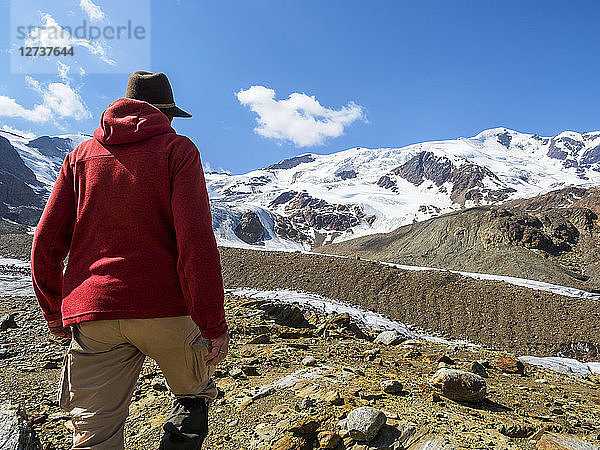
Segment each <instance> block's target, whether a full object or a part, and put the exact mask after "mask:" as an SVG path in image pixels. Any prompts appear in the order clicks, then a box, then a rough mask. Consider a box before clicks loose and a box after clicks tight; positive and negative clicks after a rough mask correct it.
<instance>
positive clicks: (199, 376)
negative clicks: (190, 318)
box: [186, 328, 210, 384]
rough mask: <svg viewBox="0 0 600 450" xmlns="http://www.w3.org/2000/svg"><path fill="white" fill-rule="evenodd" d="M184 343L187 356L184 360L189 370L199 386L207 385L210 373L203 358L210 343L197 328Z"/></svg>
mask: <svg viewBox="0 0 600 450" xmlns="http://www.w3.org/2000/svg"><path fill="white" fill-rule="evenodd" d="M186 341H187V342H186V347H187V348H186V353H187V354H189V357H188V358H186V360H187V361H188V364H189V369H191V371H192V373H193V374H194V376H195V378H196V380H197V381H198V382H200V383H201V384H205V383H208V381H209V379H210V372H209V370H208V367H207V365H206V361H204V357H205V356H206V355H207V354H208V352H209V346H210V341H208V340H206V339H204V338H203V337H202V334H201V333H200V330H199V329H198V328H196V330H195V331H194V332H192V333H191V334H190V336H189V337H188V339H187V340H186Z"/></svg>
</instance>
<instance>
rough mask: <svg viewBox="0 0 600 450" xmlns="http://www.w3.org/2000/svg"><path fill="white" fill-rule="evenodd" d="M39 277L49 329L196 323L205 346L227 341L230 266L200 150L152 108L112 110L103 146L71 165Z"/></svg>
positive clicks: (92, 146)
mask: <svg viewBox="0 0 600 450" xmlns="http://www.w3.org/2000/svg"><path fill="white" fill-rule="evenodd" d="M67 253H69V262H68V265H67V270H66V271H65V273H64V276H63V268H64V260H65V257H66V256H67ZM31 269H32V278H33V286H34V289H35V293H36V296H37V299H38V302H39V304H40V306H41V308H42V310H43V313H44V317H45V318H46V320H47V321H51V320H57V319H60V318H62V321H63V325H64V326H68V325H72V324H75V323H78V322H84V321H90V320H106V319H143V318H156V317H174V316H182V315H187V314H190V315H191V316H192V319H193V320H194V322H196V324H197V325H198V326H199V328H200V330H201V331H202V335H203V336H204V337H205V338H208V339H212V338H215V337H218V336H220V335H222V334H223V333H224V332H225V331H227V324H226V322H225V311H224V309H223V280H222V278H221V264H220V260H219V253H218V250H217V245H216V241H215V236H214V234H213V230H212V222H211V215H210V207H209V203H208V194H207V191H206V184H205V181H204V173H203V170H202V164H201V162H200V154H199V152H198V149H197V148H196V146H195V145H194V144H193V143H192V142H191V141H190V140H189V139H188V138H186V137H184V136H179V135H177V134H176V133H175V131H174V130H173V128H171V124H170V122H169V120H168V119H167V117H166V116H165V115H164V114H163V113H162V112H160V111H159V110H158V109H156V108H154V107H153V106H151V105H149V104H148V103H145V102H141V101H137V100H131V99H125V98H122V99H119V100H117V101H115V102H114V103H112V104H111V105H110V106H109V107H108V109H107V110H106V111H105V112H104V113H103V114H102V118H101V120H100V127H99V128H98V129H97V130H96V131H95V133H94V139H91V140H89V141H86V142H84V143H82V144H81V145H79V146H78V147H77V148H76V149H75V150H74V151H73V152H71V153H69V154H68V155H67V157H66V159H65V161H64V163H63V166H62V168H61V171H60V174H59V175H58V179H57V180H56V184H55V185H54V189H53V190H52V193H51V195H50V198H49V200H48V203H47V205H46V208H45V210H44V213H43V215H42V218H41V220H40V222H39V224H38V226H37V229H36V231H35V236H34V240H33V249H32V254H31Z"/></svg>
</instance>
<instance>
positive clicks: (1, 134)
mask: <svg viewBox="0 0 600 450" xmlns="http://www.w3.org/2000/svg"><path fill="white" fill-rule="evenodd" d="M83 139H84V137H82V136H66V137H48V136H43V137H40V138H37V139H30V138H27V137H24V136H20V135H18V134H14V133H11V132H8V131H1V130H0V219H3V222H4V223H6V221H10V222H16V223H18V224H20V225H25V226H35V225H37V223H38V221H39V218H40V216H41V214H42V210H43V208H44V205H45V203H46V199H47V197H48V193H49V191H50V189H51V188H52V184H53V183H54V181H55V179H56V176H57V175H58V171H59V170H60V166H61V165H62V162H63V160H64V158H65V156H66V154H67V153H69V152H70V151H71V150H73V149H74V148H75V147H76V146H77V145H78V144H79V142H81V141H82V140H83ZM0 232H1V230H0Z"/></svg>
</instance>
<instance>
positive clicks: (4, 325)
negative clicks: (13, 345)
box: [0, 313, 19, 331]
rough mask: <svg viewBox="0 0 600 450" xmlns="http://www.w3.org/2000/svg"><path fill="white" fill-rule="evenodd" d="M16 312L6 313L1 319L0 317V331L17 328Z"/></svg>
mask: <svg viewBox="0 0 600 450" xmlns="http://www.w3.org/2000/svg"><path fill="white" fill-rule="evenodd" d="M16 316H17V314H16V313H13V314H7V315H5V316H4V317H2V319H0V331H6V330H8V329H9V328H19V326H18V325H17V322H16V321H15V317H16Z"/></svg>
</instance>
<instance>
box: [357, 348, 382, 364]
mask: <svg viewBox="0 0 600 450" xmlns="http://www.w3.org/2000/svg"><path fill="white" fill-rule="evenodd" d="M380 353H381V350H379V349H378V348H372V349H370V350H365V351H364V352H362V356H364V358H365V359H366V360H367V361H373V360H374V359H375V358H377V355H379V354H380Z"/></svg>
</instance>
